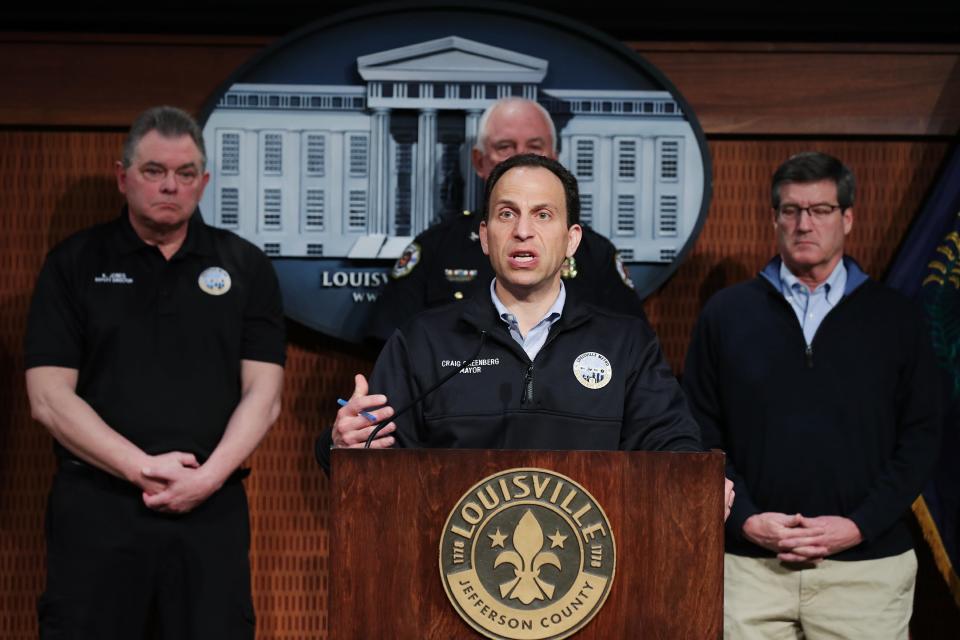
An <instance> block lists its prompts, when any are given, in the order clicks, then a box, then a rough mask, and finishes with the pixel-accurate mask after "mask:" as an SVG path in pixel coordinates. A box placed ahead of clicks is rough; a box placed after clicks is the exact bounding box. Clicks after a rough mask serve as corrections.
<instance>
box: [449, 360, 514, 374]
mask: <svg viewBox="0 0 960 640" xmlns="http://www.w3.org/2000/svg"><path fill="white" fill-rule="evenodd" d="M498 364H500V358H477V359H476V360H474V361H473V362H471V363H470V364H467V365H464V364H463V361H461V360H441V361H440V366H441V367H444V368H445V367H461V369H460V373H481V372H482V371H483V367H493V366H496V365H498Z"/></svg>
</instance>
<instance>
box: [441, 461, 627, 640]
mask: <svg viewBox="0 0 960 640" xmlns="http://www.w3.org/2000/svg"><path fill="white" fill-rule="evenodd" d="M615 568H616V543H615V542H614V538H613V532H612V531H611V529H610V522H609V521H608V520H607V515H606V514H605V513H604V511H603V508H602V507H601V506H600V505H599V503H597V501H596V500H595V499H594V497H593V496H592V495H590V493H589V492H588V491H587V490H586V489H584V488H583V487H582V486H581V485H580V484H578V483H577V482H574V481H573V480H571V479H570V478H568V477H566V476H563V475H560V474H558V473H554V472H553V471H549V470H547V469H535V468H518V469H508V470H506V471H502V472H500V473H497V474H494V475H492V476H489V477H487V478H484V479H483V480H481V481H480V482H478V483H477V484H476V485H474V486H473V487H471V488H470V489H469V490H468V491H467V492H466V493H465V494H464V495H463V497H462V498H460V501H459V502H458V503H457V505H456V506H455V507H454V508H453V510H452V511H451V512H450V516H449V517H448V518H447V522H446V524H445V525H444V528H443V534H442V536H441V539H440V575H441V579H442V580H443V586H444V589H445V590H446V592H447V597H449V598H450V602H451V603H452V604H453V606H454V608H455V609H456V610H457V613H459V614H460V616H461V617H462V618H463V619H464V620H465V621H466V622H467V624H469V625H470V626H471V627H473V628H474V629H476V630H477V631H479V632H480V633H481V634H483V635H485V636H486V637H488V638H494V639H497V640H500V639H510V640H514V639H516V640H519V639H527V640H546V639H549V640H553V639H558V638H566V637H568V636H571V635H573V634H574V633H576V632H577V631H579V630H580V629H582V628H583V627H584V626H585V625H586V624H587V623H588V622H589V621H590V620H591V619H592V618H593V616H595V615H596V614H597V612H598V611H599V610H600V607H602V606H603V603H604V602H605V601H606V599H607V595H608V594H609V593H610V586H611V584H612V583H613V576H614V571H615Z"/></svg>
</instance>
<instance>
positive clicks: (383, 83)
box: [200, 0, 711, 342]
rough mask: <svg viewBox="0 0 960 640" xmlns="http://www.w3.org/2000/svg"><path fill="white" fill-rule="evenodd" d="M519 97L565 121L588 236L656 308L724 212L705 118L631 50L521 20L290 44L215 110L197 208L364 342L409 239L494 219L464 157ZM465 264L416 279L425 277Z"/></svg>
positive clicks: (388, 16) (332, 323)
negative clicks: (603, 243) (487, 124)
mask: <svg viewBox="0 0 960 640" xmlns="http://www.w3.org/2000/svg"><path fill="white" fill-rule="evenodd" d="M317 60H323V61H324V63H323V64H317V62H316V61H317ZM506 96H512V97H526V98H529V99H533V100H536V101H537V102H538V103H540V105H541V106H543V107H544V108H545V109H546V110H547V111H548V112H549V113H550V116H551V118H552V120H553V123H554V125H555V127H556V137H557V140H556V141H555V142H556V143H557V145H558V149H559V160H560V162H561V163H562V164H563V165H564V166H566V167H567V168H568V169H570V170H571V171H573V172H574V173H575V175H576V176H577V178H578V180H579V190H580V196H581V200H582V205H583V206H582V209H583V221H584V222H589V224H590V226H591V227H592V228H593V229H594V231H596V232H598V233H600V234H602V235H604V236H606V237H607V238H610V240H611V241H612V242H613V243H614V245H615V246H616V248H617V250H618V251H619V252H620V256H621V260H622V262H623V264H624V265H625V269H626V270H627V271H628V272H629V278H630V280H631V281H632V282H633V283H635V285H636V291H637V295H639V296H640V298H645V297H646V296H648V295H649V294H651V293H652V292H653V291H656V290H657V289H658V288H659V287H660V286H661V285H662V284H663V283H664V282H665V281H666V280H667V278H668V277H670V275H671V274H673V273H674V271H675V270H676V268H677V266H678V265H679V264H680V262H681V261H682V260H683V259H684V257H685V256H686V255H687V253H688V252H689V251H690V249H691V248H692V247H693V244H694V242H695V240H696V238H697V235H698V234H699V233H700V229H701V227H702V226H703V223H704V220H705V219H706V215H707V210H708V207H709V200H710V190H711V171H710V156H709V152H708V148H707V143H706V138H705V137H704V135H703V131H702V130H701V128H700V125H699V123H698V121H697V119H696V116H695V114H694V113H693V110H692V109H691V108H690V105H689V104H687V102H686V100H685V99H684V98H683V96H682V95H681V94H680V93H679V91H677V89H676V87H674V86H673V84H672V83H671V82H670V81H669V79H667V78H666V77H665V76H664V75H663V73H662V72H661V71H660V70H659V69H657V68H656V67H654V66H653V65H652V64H650V62H648V61H647V60H644V59H643V58H641V57H640V56H639V55H638V54H637V53H636V51H634V50H633V49H631V48H629V47H628V46H627V45H625V44H624V43H623V42H620V41H618V40H614V39H613V38H610V37H609V36H606V35H604V34H602V33H600V32H598V31H596V30H594V29H591V28H590V27H587V26H586V25H582V24H578V23H576V22H573V21H571V20H569V19H568V18H566V17H564V16H563V15H559V14H555V13H549V12H546V11H541V10H537V9H532V8H527V7H524V6H522V5H521V3H510V4H507V3H490V2H477V1H470V0H463V1H461V2H456V3H440V4H438V3H436V2H421V3H407V2H405V3H394V4H391V5H378V6H375V7H364V8H361V9H357V10H353V11H348V12H345V13H341V14H338V15H336V16H331V17H329V18H327V19H324V20H322V21H320V22H317V23H314V24H311V25H308V26H306V27H304V28H303V29H299V30H297V31H295V32H293V33H291V34H290V35H288V36H287V37H285V38H280V39H278V40H277V41H275V42H274V43H272V44H271V45H270V46H269V47H267V48H266V49H264V50H263V51H262V52H261V53H260V54H259V55H257V56H255V57H254V58H252V59H251V60H250V61H249V62H248V63H247V64H245V65H244V66H243V67H242V68H240V69H237V70H236V72H234V73H233V74H232V76H231V77H230V79H229V80H227V81H226V82H225V83H224V84H223V85H221V86H220V87H219V88H218V89H217V91H216V92H214V93H213V95H211V96H210V99H209V100H208V102H207V105H206V107H205V108H204V110H203V111H204V115H203V121H204V122H203V136H204V140H205V142H206V147H207V153H208V156H209V157H208V163H209V165H210V183H209V185H208V186H207V188H206V189H205V191H204V194H203V199H202V200H201V203H200V211H201V212H202V214H203V216H204V219H205V220H206V222H207V223H208V224H211V225H213V226H217V227H222V228H224V229H229V230H231V231H233V232H234V233H236V234H238V235H240V236H242V237H243V238H246V239H247V240H249V241H250V242H252V243H254V244H256V245H257V246H258V247H260V248H262V249H263V251H264V253H266V254H267V255H268V256H270V257H271V258H273V259H274V262H273V266H274V268H275V269H276V271H277V278H278V280H279V282H280V288H281V292H282V294H283V304H284V310H285V312H286V314H287V316H289V317H290V318H292V319H293V320H296V321H297V322H299V323H301V324H304V325H306V326H308V327H312V328H314V329H316V330H317V331H320V332H322V333H325V334H327V335H329V336H333V337H336V338H339V339H342V340H347V341H351V342H361V341H362V340H363V339H364V336H365V333H366V331H367V328H368V327H369V326H370V324H369V323H370V322H372V320H373V318H374V317H375V316H376V315H377V314H378V309H377V304H376V303H377V299H378V296H379V294H380V291H381V289H382V288H383V287H384V286H385V285H386V283H387V282H388V281H389V280H390V277H391V266H392V265H395V264H396V267H395V268H394V270H393V277H394V278H398V277H403V274H405V273H409V270H410V269H412V268H414V267H413V266H412V263H411V262H406V263H403V262H401V263H397V260H398V258H400V259H401V260H402V256H403V254H404V249H405V247H408V245H409V244H410V241H411V240H412V239H413V238H416V237H417V236H419V235H420V234H421V233H423V232H424V231H425V230H427V229H428V228H430V227H431V225H433V224H434V223H435V222H438V221H441V220H450V219H453V218H456V217H459V216H462V215H463V212H464V211H465V210H466V211H470V210H477V207H479V206H481V200H482V194H483V184H482V182H481V180H480V179H479V177H478V176H477V175H476V172H475V171H474V170H473V169H472V168H471V166H470V163H469V162H466V163H465V162H463V161H462V158H464V157H469V155H470V153H471V152H470V150H471V149H472V148H473V147H474V145H475V144H476V135H477V128H478V125H479V118H480V114H481V113H482V112H483V110H484V109H486V108H487V107H489V106H490V105H492V104H493V103H494V101H495V100H496V99H497V98H498V97H506ZM471 237H473V236H471ZM475 255H476V256H479V255H480V248H479V246H478V247H476V254H475ZM455 266H457V265H456V263H453V264H451V263H444V261H443V260H439V259H438V260H435V261H434V263H433V264H430V265H427V264H426V263H424V264H423V265H421V266H420V267H419V268H420V269H428V270H432V271H431V272H430V274H429V276H425V277H424V280H427V279H436V278H442V277H443V275H444V274H443V272H442V270H443V269H444V268H446V267H455ZM580 268H581V269H584V268H586V265H585V264H581V265H580ZM581 273H583V271H581ZM571 275H572V273H571ZM461 293H463V292H461ZM421 294H422V291H421ZM461 297H463V296H461Z"/></svg>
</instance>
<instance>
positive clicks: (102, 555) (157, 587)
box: [38, 462, 255, 640]
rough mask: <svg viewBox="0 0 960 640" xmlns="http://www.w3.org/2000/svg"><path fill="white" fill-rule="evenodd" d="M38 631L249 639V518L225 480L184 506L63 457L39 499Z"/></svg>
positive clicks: (47, 638) (152, 639) (108, 637)
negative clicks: (43, 573)
mask: <svg viewBox="0 0 960 640" xmlns="http://www.w3.org/2000/svg"><path fill="white" fill-rule="evenodd" d="M46 535H47V588H46V591H45V592H44V593H43V595H42V596H41V597H40V601H39V605H38V613H39V618H40V638H41V639H42V640H59V639H63V638H70V639H71V640H73V639H81V638H82V639H85V640H86V639H90V640H93V639H96V640H112V639H116V640H139V639H144V640H173V639H177V640H192V639H196V640H200V639H203V640H209V639H214V638H229V639H231V640H233V639H241V640H242V639H246V638H250V639H252V638H253V637H254V627H255V625H254V614H253V603H252V600H251V596H250V561H249V549H250V524H249V515H248V511H247V497H246V493H245V492H244V489H243V484H242V483H241V482H240V481H239V479H233V480H231V481H228V482H227V483H225V484H224V486H223V487H222V488H221V489H220V490H219V491H217V492H216V493H214V494H213V495H212V496H210V498H209V499H208V500H207V501H206V502H204V503H203V504H201V505H200V506H199V507H198V508H196V509H195V510H194V511H191V512H190V513H186V514H183V515H165V514H161V513H158V512H155V511H152V510H150V509H148V508H147V507H145V506H144V504H143V500H142V498H141V495H140V490H139V489H138V488H137V487H135V486H133V485H130V484H128V483H126V482H124V481H122V480H119V479H117V478H114V477H113V476H110V475H108V474H106V473H103V472H101V471H99V470H97V469H94V468H93V467H90V466H87V465H83V464H79V465H78V464H75V463H71V462H65V463H63V464H61V466H60V470H59V471H58V472H57V475H56V477H55V478H54V482H53V489H52V490H51V492H50V498H49V501H48V504H47V522H46Z"/></svg>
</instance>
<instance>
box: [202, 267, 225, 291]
mask: <svg viewBox="0 0 960 640" xmlns="http://www.w3.org/2000/svg"><path fill="white" fill-rule="evenodd" d="M197 284H199V285H200V290H201V291H203V292H204V293H209V294H210V295H211V296H222V295H223V294H225V293H226V292H227V291H230V274H229V273H227V272H226V271H225V270H223V269H221V268H220V267H208V268H207V269H204V270H203V273H201V274H200V277H199V278H198V279H197Z"/></svg>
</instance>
